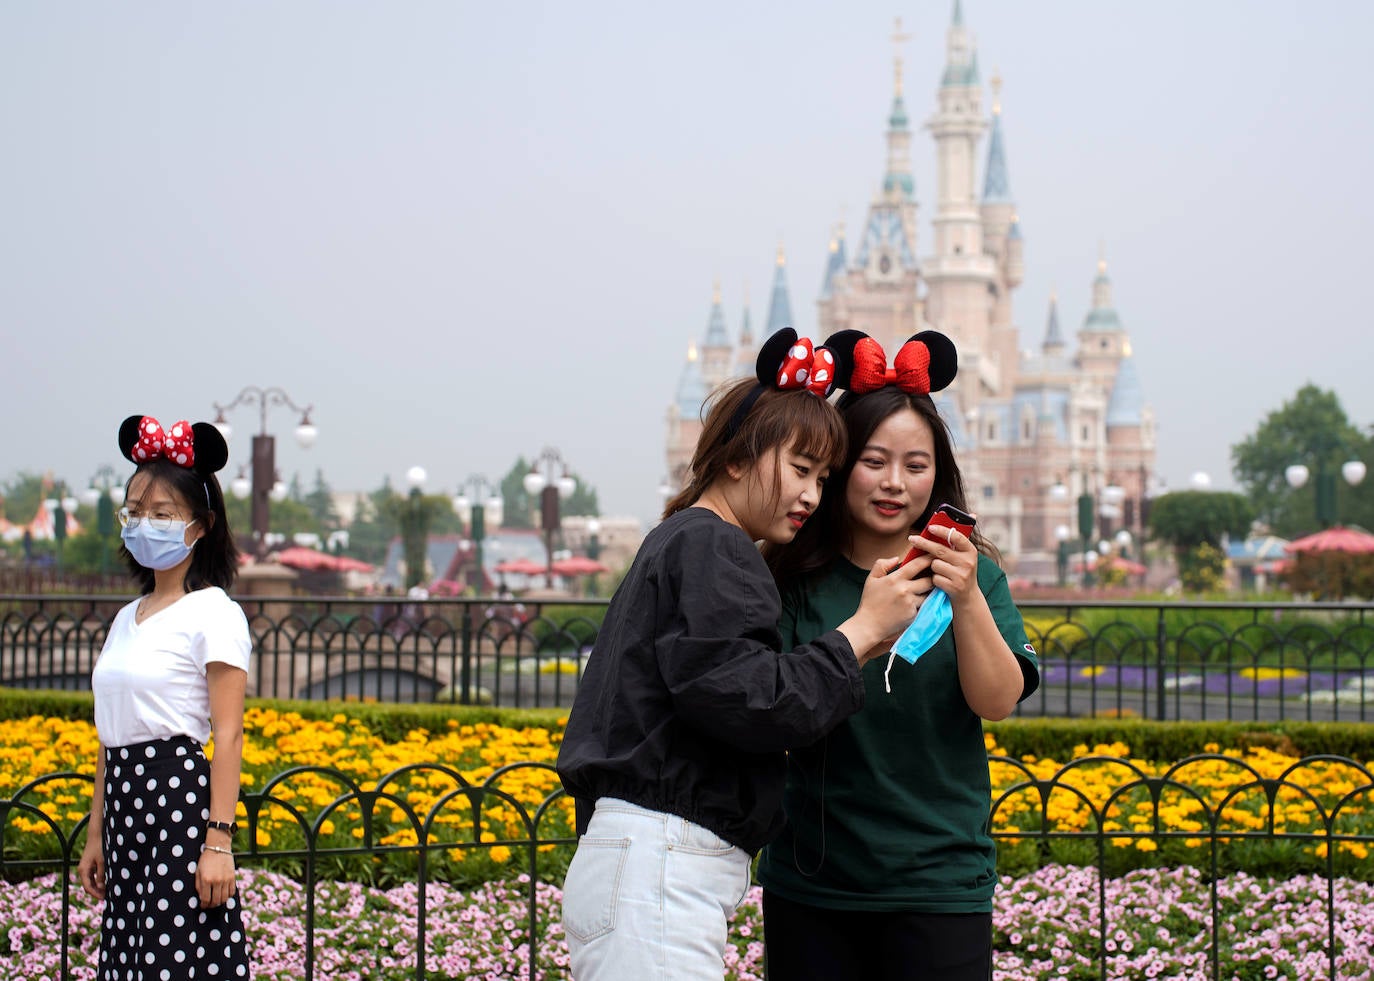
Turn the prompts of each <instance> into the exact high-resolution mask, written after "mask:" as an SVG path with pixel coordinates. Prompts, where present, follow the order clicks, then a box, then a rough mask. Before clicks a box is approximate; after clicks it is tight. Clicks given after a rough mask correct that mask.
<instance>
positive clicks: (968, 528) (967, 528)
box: [898, 504, 978, 568]
mask: <svg viewBox="0 0 1374 981" xmlns="http://www.w3.org/2000/svg"><path fill="white" fill-rule="evenodd" d="M956 514H957V515H958V517H956V516H955V515H956ZM963 518H967V519H968V521H963V520H962V519H963ZM977 523H978V522H977V520H976V519H975V518H974V517H973V516H972V515H968V514H965V513H964V512H963V511H960V510H959V509H958V508H956V507H954V505H952V504H941V505H940V506H939V507H938V508H936V509H935V513H934V514H932V515H931V516H930V520H929V521H927V522H926V526H925V527H924V528H922V529H921V537H922V538H925V539H927V540H929V541H932V542H939V543H940V544H941V545H944V544H945V543H946V542H947V541H948V538H946V534H947V533H946V532H934V529H936V528H953V529H955V530H956V531H958V532H959V534H961V535H963V536H964V537H965V538H967V537H968V536H969V533H970V532H972V531H973V526H974V525H976V524H977ZM933 532H934V533H933ZM920 554H921V549H919V548H917V547H916V546H915V545H913V546H911V551H909V552H907V553H906V556H905V557H904V558H903V559H902V563H901V564H902V565H906V564H907V563H908V562H910V561H911V560H912V559H914V558H916V556H918V555H920ZM898 568H901V566H898Z"/></svg>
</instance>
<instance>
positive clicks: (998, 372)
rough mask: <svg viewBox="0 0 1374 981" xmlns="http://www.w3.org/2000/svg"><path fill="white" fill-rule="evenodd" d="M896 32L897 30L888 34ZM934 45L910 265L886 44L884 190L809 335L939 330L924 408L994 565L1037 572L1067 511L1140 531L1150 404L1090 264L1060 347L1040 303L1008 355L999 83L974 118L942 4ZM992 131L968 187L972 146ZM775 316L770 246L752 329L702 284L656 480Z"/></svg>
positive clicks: (778, 303)
mask: <svg viewBox="0 0 1374 981" xmlns="http://www.w3.org/2000/svg"><path fill="white" fill-rule="evenodd" d="M894 40H895V41H897V42H898V43H900V42H901V41H902V40H905V38H904V37H903V36H902V35H901V34H900V27H899V30H898V34H897V35H896V37H895V38H894ZM945 53H946V60H945V68H944V73H943V75H942V77H941V80H940V85H939V88H938V90H937V92H936V103H935V109H934V112H933V113H932V115H931V116H930V118H929V119H928V120H927V121H926V129H927V130H928V131H929V132H930V134H931V137H932V138H933V140H934V142H935V153H936V175H937V180H936V188H937V190H936V201H935V215H934V218H933V221H932V225H933V231H934V235H933V241H932V243H931V252H930V253H929V254H927V255H926V256H924V257H923V258H920V259H918V258H917V256H918V251H917V223H916V207H917V204H916V187H915V181H914V179H913V177H912V173H911V165H910V160H911V127H910V121H909V118H908V116H907V110H906V105H905V102H904V100H903V94H902V61H901V57H900V55H898V57H897V58H896V59H895V66H894V77H895V83H894V94H893V100H892V109H891V113H890V114H889V117H888V130H887V161H886V170H885V173H884V175H883V179H882V184H881V189H880V190H879V191H878V192H877V193H876V194H875V196H874V198H873V200H872V202H871V203H870V204H869V207H868V214H867V218H866V220H865V222H864V225H863V234H862V237H861V238H860V239H859V241H858V247H857V249H856V251H855V253H854V257H853V259H852V260H851V259H850V258H849V255H848V245H847V243H846V240H845V235H844V229H843V226H841V227H840V228H838V229H837V230H836V232H835V234H834V235H833V237H832V238H831V241H830V252H829V261H828V264H827V266H826V271H825V275H824V280H823V282H822V285H821V290H820V296H819V298H818V314H819V316H818V320H819V329H818V331H817V332H816V336H815V340H816V342H817V343H819V342H820V341H821V340H822V339H823V338H825V337H827V336H829V335H830V334H831V333H833V332H835V331H838V330H843V329H846V328H857V329H859V330H862V331H864V332H866V333H868V334H871V335H872V336H874V337H875V338H876V339H877V340H878V341H879V343H881V344H882V345H883V348H884V350H886V351H887V352H888V357H889V358H891V357H892V356H893V355H894V354H895V353H896V351H897V349H898V348H899V347H900V346H901V343H902V342H903V341H905V340H906V338H908V337H910V336H911V335H912V334H914V333H916V332H918V331H920V330H926V329H931V328H933V329H935V330H939V331H941V332H943V333H945V334H947V335H949V337H950V338H951V339H952V340H953V341H954V343H955V345H956V346H957V348H958V351H959V375H958V377H957V378H956V380H955V382H954V384H953V385H951V386H950V387H949V388H948V389H946V390H945V391H943V392H940V393H937V394H936V396H935V402H936V405H937V406H938V407H939V409H940V412H941V415H942V416H943V417H944V418H945V420H946V422H947V424H948V426H949V429H950V432H951V434H952V435H953V437H954V440H955V451H956V453H957V454H958V457H959V465H960V467H961V469H962V470H963V474H964V480H965V484H966V487H967V490H968V495H969V504H970V507H971V508H972V509H973V510H974V511H976V512H977V513H978V516H979V524H980V527H981V528H982V529H983V531H984V533H985V534H986V535H987V536H988V537H989V538H990V539H991V540H992V541H993V542H995V543H996V544H997V546H998V547H999V548H1000V549H1001V551H1002V553H1003V557H1004V560H1005V562H1006V564H1007V566H1008V567H1009V568H1011V569H1014V570H1015V571H1016V572H1017V573H1018V574H1019V575H1021V576H1023V577H1029V578H1035V579H1040V580H1046V581H1047V580H1050V579H1053V578H1054V575H1055V563H1056V558H1059V557H1061V556H1062V553H1063V551H1064V547H1063V546H1062V545H1061V543H1064V542H1065V541H1066V540H1068V539H1070V538H1072V539H1078V536H1079V527H1080V515H1079V509H1080V507H1081V508H1083V509H1085V510H1087V511H1088V512H1089V513H1090V514H1091V515H1092V517H1093V519H1094V520H1093V530H1092V533H1091V535H1092V539H1091V540H1089V541H1088V542H1086V543H1081V542H1080V543H1078V544H1077V545H1076V547H1083V546H1084V544H1086V546H1087V547H1091V546H1092V545H1093V544H1094V543H1095V541H1096V540H1098V539H1105V538H1109V537H1111V536H1113V535H1114V534H1115V535H1119V534H1120V531H1121V530H1122V529H1125V530H1126V531H1128V532H1130V533H1131V534H1132V535H1133V536H1134V540H1135V541H1139V540H1141V537H1142V536H1141V531H1142V528H1143V525H1144V520H1145V516H1146V508H1147V507H1148V495H1149V493H1150V490H1151V487H1150V475H1151V474H1152V473H1153V472H1154V467H1155V427H1154V415H1153V412H1152V410H1151V409H1150V407H1149V406H1148V405H1147V404H1146V403H1145V400H1144V396H1143V390H1142V388H1141V384H1140V379H1139V376H1138V373H1137V370H1136V365H1135V361H1134V359H1133V358H1132V356H1131V344H1130V339H1129V336H1128V334H1127V332H1126V329H1125V327H1124V326H1123V325H1122V322H1121V319H1120V318H1119V317H1118V316H1117V313H1116V310H1115V309H1114V308H1113V305H1112V288H1111V281H1110V280H1109V279H1108V277H1107V267H1106V262H1105V260H1099V262H1098V266H1097V274H1096V278H1094V280H1093V282H1092V293H1091V301H1090V308H1089V310H1088V312H1087V315H1086V316H1085V318H1084V320H1083V323H1082V326H1081V327H1080V328H1079V330H1078V333H1077V336H1076V337H1075V338H1074V339H1073V341H1070V339H1069V338H1067V337H1066V335H1065V333H1064V331H1063V330H1062V329H1061V327H1060V323H1059V312H1058V304H1057V299H1055V298H1053V297H1052V298H1051V300H1050V307H1049V313H1048V319H1047V322H1046V326H1045V330H1044V335H1043V337H1042V338H1041V340H1040V345H1039V349H1038V350H1023V348H1022V346H1021V343H1020V330H1019V329H1018V327H1017V326H1016V323H1015V319H1014V316H1013V307H1012V291H1013V290H1015V289H1016V287H1018V286H1019V285H1021V281H1022V277H1023V250H1024V247H1025V245H1024V241H1023V239H1022V233H1021V228H1020V225H1019V223H1018V221H1017V214H1016V205H1015V202H1014V200H1013V198H1012V194H1011V185H1010V181H1009V179H1008V166H1007V153H1006V148H1005V146H1004V141H1003V136H1002V127H1001V107H1000V105H999V103H998V92H999V88H1000V80H999V79H997V78H996V77H994V78H993V79H992V84H991V88H992V99H993V103H992V107H991V118H990V119H989V118H988V117H987V116H986V115H985V114H984V111H983V87H982V84H981V82H980V80H979V72H978V59H977V53H976V51H975V50H974V49H973V47H972V44H971V43H970V39H969V34H968V31H967V29H966V28H965V26H964V21H963V10H962V3H961V0H955V3H954V11H953V17H952V20H951V23H950V26H949V28H948V31H947V32H946V44H945ZM989 131H990V135H989V138H988V145H987V156H986V163H985V165H984V167H983V181H982V193H981V194H979V190H978V188H979V185H978V182H977V173H976V170H977V161H978V159H979V153H978V151H979V143H980V141H981V139H982V137H983V135H984V134H985V133H989ZM787 326H793V319H792V311H791V301H790V298H789V292H788V286H787V276H786V258H785V255H784V253H783V250H782V248H781V247H779V249H778V253H777V260H776V268H775V270H774V279H773V289H772V295H771V297H770V298H769V305H768V317H767V320H766V321H765V325H764V329H763V331H762V332H761V333H760V334H759V335H758V336H757V338H756V336H755V334H754V332H753V329H752V327H751V325H750V320H749V312H748V309H747V303H746V309H745V312H744V317H743V322H742V324H741V327H740V330H739V333H738V335H737V336H736V337H735V338H734V339H732V338H731V337H730V335H729V331H728V329H727V327H726V322H725V314H724V311H723V310H722V309H721V302H720V290H719V287H717V289H716V293H715V296H714V297H713V300H712V305H711V311H710V316H709V319H708V321H707V326H706V333H705V335H704V336H703V337H702V339H701V342H700V345H699V346H697V345H693V346H692V347H691V348H690V349H689V351H688V355H687V363H686V365H685V367H684V369H683V373H682V376H681V379H680V382H679V385H678V390H677V397H676V399H675V400H674V402H673V404H672V405H670V406H669V408H668V413H667V422H668V425H667V464H668V474H669V478H668V479H669V483H670V485H672V486H682V484H683V483H684V477H685V474H686V470H687V467H688V466H689V464H690V462H691V457H692V451H693V448H694V447H695V445H696V439H697V435H698V434H699V433H700V431H701V412H702V404H703V402H704V401H705V399H706V398H707V397H708V396H709V394H710V393H711V391H712V390H714V389H715V388H716V387H717V386H718V385H720V384H721V383H722V382H725V381H727V380H729V379H732V378H738V377H741V376H744V375H752V374H753V371H754V358H755V356H756V354H757V350H758V346H759V344H760V343H761V342H762V341H763V340H764V339H765V338H767V337H769V336H770V335H771V334H772V333H773V332H774V331H776V330H778V329H780V328H782V327H787ZM1089 502H1091V503H1090V504H1089Z"/></svg>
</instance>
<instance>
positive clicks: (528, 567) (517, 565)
mask: <svg viewBox="0 0 1374 981" xmlns="http://www.w3.org/2000/svg"><path fill="white" fill-rule="evenodd" d="M496 571H497V572H511V573H515V574H516V575H519V576H542V575H543V574H544V573H545V572H547V571H548V569H546V568H545V567H544V566H543V565H542V564H541V563H539V562H536V561H534V559H526V558H523V557H522V558H518V559H506V561H504V562H501V563H500V564H498V565H497V566H496Z"/></svg>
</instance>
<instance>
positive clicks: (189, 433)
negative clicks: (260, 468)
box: [119, 416, 229, 504]
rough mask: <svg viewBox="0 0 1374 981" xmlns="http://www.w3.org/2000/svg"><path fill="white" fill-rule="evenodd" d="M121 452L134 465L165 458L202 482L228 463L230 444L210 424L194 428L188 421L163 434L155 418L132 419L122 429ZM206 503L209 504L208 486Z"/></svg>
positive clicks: (206, 423) (164, 431)
mask: <svg viewBox="0 0 1374 981" xmlns="http://www.w3.org/2000/svg"><path fill="white" fill-rule="evenodd" d="M119 452H121V453H123V454H124V457H125V459H127V460H129V462H131V463H134V464H143V463H147V462H148V461H150V460H155V459H157V458H158V457H164V458H165V459H167V460H169V461H171V462H172V463H174V464H176V465H177V466H179V467H185V468H186V469H187V470H190V471H191V472H192V473H194V474H195V475H196V476H197V477H199V478H200V479H201V481H202V482H204V481H205V480H206V479H207V478H208V477H210V475H211V474H214V473H216V472H217V471H219V470H221V469H223V468H224V465H225V464H226V463H228V462H229V444H228V443H226V442H225V441H224V436H223V434H222V433H220V431H219V429H218V428H216V427H215V426H213V425H211V424H210V423H208V422H198V423H196V424H195V425H194V426H193V425H191V424H190V423H189V422H187V421H186V420H185V419H182V420H181V421H179V422H175V423H173V424H172V426H171V428H169V429H166V430H164V429H163V428H162V425H161V424H160V423H159V422H158V421H157V420H156V419H154V418H153V417H152V416H129V418H127V419H125V420H124V422H122V423H121V424H120V426H119ZM205 503H206V504H209V503H210V488H209V486H208V485H207V486H206V488H205Z"/></svg>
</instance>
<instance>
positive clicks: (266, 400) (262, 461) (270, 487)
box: [213, 385, 319, 558]
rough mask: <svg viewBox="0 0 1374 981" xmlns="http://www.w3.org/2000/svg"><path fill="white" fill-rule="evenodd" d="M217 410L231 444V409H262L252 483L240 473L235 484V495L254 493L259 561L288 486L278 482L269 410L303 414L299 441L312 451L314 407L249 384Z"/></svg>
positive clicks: (221, 428)
mask: <svg viewBox="0 0 1374 981" xmlns="http://www.w3.org/2000/svg"><path fill="white" fill-rule="evenodd" d="M213 404H214V407H215V425H216V426H217V427H218V428H219V431H220V433H221V434H222V435H223V436H224V440H225V442H228V441H229V435H230V433H231V432H232V431H233V430H232V427H230V425H229V422H228V420H226V419H225V418H224V414H225V413H226V412H228V411H229V410H230V409H233V408H235V407H237V406H240V405H257V406H258V409H259V414H258V418H259V427H258V433H257V435H255V436H254V437H253V449H252V473H253V477H252V483H251V484H249V483H248V481H247V480H246V479H245V478H244V476H243V471H242V470H240V471H239V475H238V477H237V478H235V479H234V480H233V482H232V483H231V485H230V486H231V487H232V488H233V491H234V494H235V496H237V497H243V496H245V495H246V493H248V492H251V493H252V495H253V502H252V520H251V525H252V529H253V554H254V555H255V556H256V557H257V558H262V557H263V556H264V555H266V554H267V533H268V529H269V527H270V523H269V518H270V511H271V504H270V502H271V501H273V500H277V501H280V500H281V499H282V497H284V496H285V494H286V486H285V485H284V484H282V483H281V481H280V480H278V479H277V463H276V452H277V451H276V447H277V443H276V439H275V438H274V437H272V436H269V435H268V433H267V408H268V406H271V405H285V406H288V407H289V408H291V409H293V410H294V411H296V412H299V413H300V414H301V421H300V423H299V424H298V425H297V426H296V442H297V443H299V444H300V446H301V448H302V449H307V450H308V449H309V448H310V447H311V446H313V445H314V444H315V437H316V436H317V435H318V434H319V430H318V429H316V428H315V424H314V423H312V422H311V421H310V411H311V409H312V408H314V407H313V406H309V405H307V406H306V407H305V408H304V409H302V408H301V407H300V406H299V405H297V404H296V403H295V402H293V401H291V396H289V395H287V394H286V392H284V391H283V390H282V389H280V388H258V387H257V386H256V385H249V386H248V387H247V388H245V389H244V390H243V391H241V392H239V394H238V395H237V396H236V397H235V398H234V400H233V401H232V402H230V403H228V404H227V405H220V404H219V403H218V402H215V403H213Z"/></svg>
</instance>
